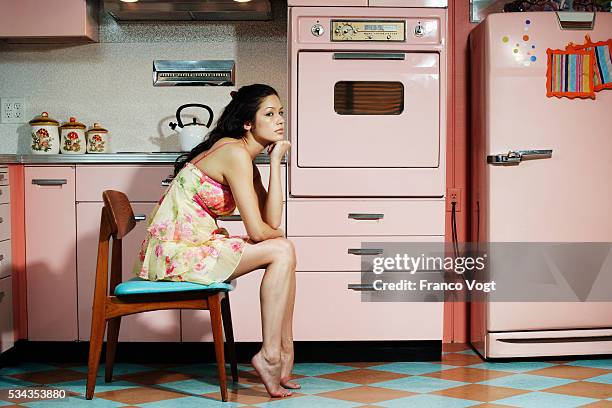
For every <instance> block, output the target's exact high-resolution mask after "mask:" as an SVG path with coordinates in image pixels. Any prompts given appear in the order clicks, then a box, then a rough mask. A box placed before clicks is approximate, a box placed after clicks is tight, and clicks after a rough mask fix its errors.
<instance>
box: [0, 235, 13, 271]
mask: <svg viewBox="0 0 612 408" xmlns="http://www.w3.org/2000/svg"><path fill="white" fill-rule="evenodd" d="M11 269H12V265H11V241H10V240H6V241H0V278H4V277H6V276H9V275H10V274H11Z"/></svg>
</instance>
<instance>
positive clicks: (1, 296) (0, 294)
mask: <svg viewBox="0 0 612 408" xmlns="http://www.w3.org/2000/svg"><path fill="white" fill-rule="evenodd" d="M4 295H5V293H4V291H2V292H0V302H2V300H3V299H4Z"/></svg>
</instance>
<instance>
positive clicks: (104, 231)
mask: <svg viewBox="0 0 612 408" xmlns="http://www.w3.org/2000/svg"><path fill="white" fill-rule="evenodd" d="M102 197H103V199H104V207H103V208H102V216H101V220H100V240H99V243H98V263H97V267H96V284H95V291H94V300H93V313H92V319H91V320H92V322H91V337H90V344H89V362H88V371H87V393H86V397H87V399H92V398H93V395H94V388H95V386H96V374H97V372H98V367H99V364H100V354H101V352H102V343H103V341H104V331H105V329H106V323H107V322H108V335H107V345H106V372H105V376H104V379H105V381H106V382H110V381H111V380H112V376H113V363H114V360H115V351H116V349H117V339H118V338H119V326H120V323H121V316H125V315H130V314H134V313H141V312H148V311H151V310H163V309H204V310H210V320H211V325H212V332H213V338H214V343H215V354H216V358H217V366H218V372H219V382H220V388H221V398H222V400H223V401H227V382H226V378H225V357H224V344H223V331H222V330H223V329H222V327H223V328H224V329H225V339H226V341H227V343H228V357H229V360H230V364H231V371H232V379H233V380H234V381H237V380H238V366H237V364H236V351H235V348H234V335H233V330H232V317H231V312H230V304H229V294H228V291H229V290H231V289H232V286H231V285H229V284H227V283H215V284H212V285H199V284H196V283H190V282H167V281H158V282H151V281H147V280H143V279H139V278H134V279H131V280H129V281H126V282H123V283H121V255H122V254H121V249H122V247H121V242H122V239H123V238H124V237H125V236H126V235H127V234H128V233H129V232H130V231H131V230H132V229H133V228H134V226H135V225H136V222H135V220H134V213H133V211H132V207H131V206H130V203H129V201H128V198H127V196H126V195H125V194H123V193H122V192H119V191H113V190H107V191H104V193H103V194H102ZM111 237H112V238H113V240H112V242H113V244H112V245H113V249H112V259H111V260H110V262H111V270H110V285H109V276H108V261H109V243H110V238H111ZM222 321H223V323H222Z"/></svg>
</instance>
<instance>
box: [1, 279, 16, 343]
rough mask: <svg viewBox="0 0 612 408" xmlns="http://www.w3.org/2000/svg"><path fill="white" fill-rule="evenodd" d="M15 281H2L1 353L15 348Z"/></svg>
mask: <svg viewBox="0 0 612 408" xmlns="http://www.w3.org/2000/svg"><path fill="white" fill-rule="evenodd" d="M12 294H13V281H12V278H11V277H10V276H9V277H6V278H2V279H0V353H3V352H5V351H6V350H8V349H10V348H11V347H13V344H14V332H13V295H12Z"/></svg>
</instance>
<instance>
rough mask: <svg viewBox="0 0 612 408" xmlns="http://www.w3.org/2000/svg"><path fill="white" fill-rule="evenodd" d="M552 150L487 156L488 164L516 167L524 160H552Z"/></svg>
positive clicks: (521, 151) (512, 151)
mask: <svg viewBox="0 0 612 408" xmlns="http://www.w3.org/2000/svg"><path fill="white" fill-rule="evenodd" d="M551 157H552V150H511V151H509V152H508V153H506V154H493V155H489V156H487V163H489V164H492V165H494V166H515V165H518V164H520V163H521V162H522V161H524V160H536V159H550V158H551Z"/></svg>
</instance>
